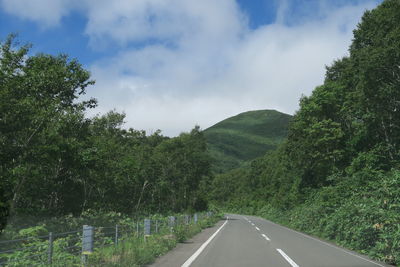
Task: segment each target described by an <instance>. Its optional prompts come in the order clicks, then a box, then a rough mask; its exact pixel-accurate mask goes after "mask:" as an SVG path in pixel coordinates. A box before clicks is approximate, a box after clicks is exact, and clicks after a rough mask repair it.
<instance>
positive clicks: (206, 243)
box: [181, 220, 228, 267]
mask: <svg viewBox="0 0 400 267" xmlns="http://www.w3.org/2000/svg"><path fill="white" fill-rule="evenodd" d="M227 222H228V220H226V221H225V222H224V224H223V225H222V226H221V227H220V228H218V230H217V231H215V233H214V234H213V235H212V236H210V238H209V239H208V240H207V241H206V242H204V243H203V245H201V247H199V249H198V250H197V251H196V252H195V253H194V254H193V255H192V256H190V258H189V259H187V260H186V261H185V263H184V264H182V266H181V267H189V266H190V264H192V263H193V262H194V260H195V259H196V258H197V257H198V256H199V255H200V253H201V252H203V250H204V249H205V248H206V247H207V245H208V244H209V243H210V242H211V240H213V239H214V237H215V236H216V235H217V234H218V232H219V231H221V229H222V227H224V226H225V224H226V223H227Z"/></svg>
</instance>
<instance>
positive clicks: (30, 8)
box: [0, 0, 76, 28]
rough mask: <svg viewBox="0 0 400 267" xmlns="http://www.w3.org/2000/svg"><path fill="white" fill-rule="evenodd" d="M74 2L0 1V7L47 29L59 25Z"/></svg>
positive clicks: (58, 0) (42, 0) (51, 0)
mask: <svg viewBox="0 0 400 267" xmlns="http://www.w3.org/2000/svg"><path fill="white" fill-rule="evenodd" d="M75 3H76V0H69V1H65V0H0V6H1V7H2V8H3V9H4V10H5V11H6V12H8V13H10V14H13V15H17V16H19V17H21V18H23V19H28V20H32V21H36V22H38V23H39V24H40V25H41V26H42V27H44V28H48V27H53V26H56V25H58V24H59V22H60V19H61V18H62V17H63V16H65V15H67V14H68V13H69V11H70V9H71V8H72V6H73V5H74V4H75Z"/></svg>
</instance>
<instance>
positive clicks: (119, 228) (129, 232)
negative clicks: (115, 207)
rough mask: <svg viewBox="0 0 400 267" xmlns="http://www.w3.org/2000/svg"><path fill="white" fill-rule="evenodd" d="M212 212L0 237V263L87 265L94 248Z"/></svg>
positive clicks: (170, 229)
mask: <svg viewBox="0 0 400 267" xmlns="http://www.w3.org/2000/svg"><path fill="white" fill-rule="evenodd" d="M211 216H213V214H212V212H206V213H196V214H194V215H179V216H168V217H159V218H157V219H149V218H145V219H143V220H137V221H136V222H133V223H127V224H121V225H115V226H112V227H101V226H93V225H83V226H82V228H81V229H79V230H76V231H69V232H63V233H49V234H48V235H42V236H34V237H28V238H21V239H15V240H2V241H0V266H74V265H86V263H87V260H88V257H89V255H90V254H91V253H93V252H94V251H95V250H98V249H101V248H103V247H106V246H117V245H118V244H119V243H122V242H124V241H126V240H127V239H129V238H132V237H135V238H144V239H145V238H146V237H148V236H150V235H153V234H158V233H173V232H174V231H175V229H176V227H178V226H180V225H190V224H195V223H198V221H200V220H202V219H204V218H209V217H211Z"/></svg>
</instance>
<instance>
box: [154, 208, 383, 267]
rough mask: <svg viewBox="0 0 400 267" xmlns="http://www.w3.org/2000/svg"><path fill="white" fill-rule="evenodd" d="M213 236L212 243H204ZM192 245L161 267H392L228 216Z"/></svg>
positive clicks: (246, 218) (283, 229)
mask: <svg viewBox="0 0 400 267" xmlns="http://www.w3.org/2000/svg"><path fill="white" fill-rule="evenodd" d="M218 230H219V231H218ZM217 231H218V232H217ZM216 232H217V233H216ZM214 233H216V234H214ZM213 234H214V238H213V239H212V240H208V241H205V240H206V239H209V237H210V236H212V235H213ZM203 241H204V242H203ZM205 243H207V244H205ZM191 244H192V246H191V248H190V249H189V250H190V251H187V250H185V245H183V246H182V247H181V248H180V250H181V253H178V254H177V253H176V252H175V255H174V252H171V254H170V255H168V254H167V255H166V256H164V259H169V264H161V265H160V266H185V267H187V266H191V267H198V266H202V267H204V266H210V267H212V266H246V267H247V266H271V267H281V266H282V267H314V266H315V267H377V266H381V267H382V266H389V265H385V264H383V263H379V262H375V261H372V260H370V259H368V258H367V257H365V256H361V255H359V254H357V253H355V252H352V251H349V250H345V249H343V248H340V247H337V246H335V245H332V244H330V243H327V242H325V241H321V240H319V239H316V238H314V237H311V236H308V235H305V234H303V233H299V232H296V231H293V230H291V229H288V228H286V227H283V226H280V225H277V224H274V223H272V222H269V221H267V220H264V219H262V218H258V217H253V216H242V215H228V220H227V222H226V223H223V224H222V223H220V224H219V225H218V226H217V227H215V229H212V231H209V233H208V235H207V238H204V236H203V240H202V242H201V243H199V244H197V245H195V244H196V242H191ZM189 247H190V246H189ZM201 247H203V249H201ZM171 255H172V256H171ZM177 255H178V256H180V258H179V257H177ZM183 262H184V263H183ZM164 263H165V262H164ZM174 264H175V265H174ZM154 266H157V265H154Z"/></svg>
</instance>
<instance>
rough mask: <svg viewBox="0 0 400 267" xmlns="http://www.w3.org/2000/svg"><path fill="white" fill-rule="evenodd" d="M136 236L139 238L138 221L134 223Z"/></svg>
mask: <svg viewBox="0 0 400 267" xmlns="http://www.w3.org/2000/svg"><path fill="white" fill-rule="evenodd" d="M136 236H137V237H139V221H137V222H136Z"/></svg>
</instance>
